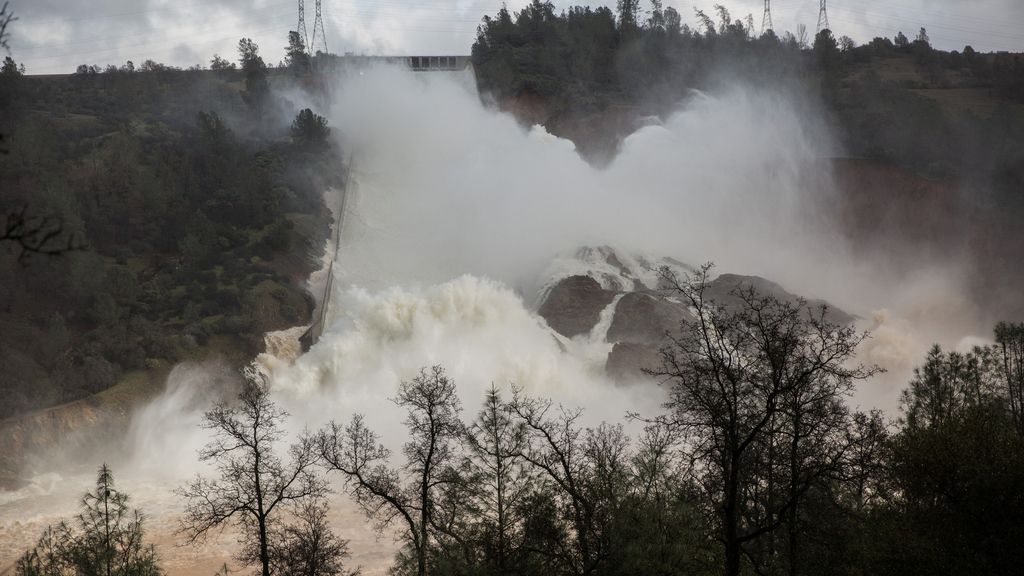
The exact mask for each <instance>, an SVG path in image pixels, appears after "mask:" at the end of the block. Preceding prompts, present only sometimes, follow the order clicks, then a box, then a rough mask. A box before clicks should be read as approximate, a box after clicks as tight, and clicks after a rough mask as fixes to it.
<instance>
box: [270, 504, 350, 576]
mask: <svg viewBox="0 0 1024 576" xmlns="http://www.w3.org/2000/svg"><path fill="white" fill-rule="evenodd" d="M327 510H328V508H327V504H326V502H324V501H322V500H319V499H310V500H307V501H305V502H303V504H302V506H301V507H300V508H299V510H298V511H297V512H296V513H295V518H294V522H293V523H291V524H289V525H288V526H285V527H284V528H283V529H281V530H280V531H279V533H278V534H275V536H274V545H273V546H272V548H271V557H272V559H271V564H272V565H273V567H274V573H275V574H278V575H280V576H356V575H357V574H359V570H358V569H357V570H355V571H350V570H347V569H346V568H345V565H344V562H345V559H346V558H348V556H349V551H348V541H347V540H343V539H341V538H339V537H338V536H337V535H335V534H334V532H333V531H332V530H331V527H330V525H328V523H327Z"/></svg>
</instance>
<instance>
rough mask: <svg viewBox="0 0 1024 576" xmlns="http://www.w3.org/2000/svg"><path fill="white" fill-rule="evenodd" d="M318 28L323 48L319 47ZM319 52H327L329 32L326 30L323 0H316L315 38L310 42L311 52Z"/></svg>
mask: <svg viewBox="0 0 1024 576" xmlns="http://www.w3.org/2000/svg"><path fill="white" fill-rule="evenodd" d="M317 30H319V31H320V36H319V39H320V44H321V46H322V48H318V47H317V43H316V41H317ZM317 52H323V53H324V54H327V34H326V33H325V32H324V15H323V0H316V19H315V20H313V38H312V40H310V42H309V53H310V54H316V53H317Z"/></svg>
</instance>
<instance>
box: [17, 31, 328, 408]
mask: <svg viewBox="0 0 1024 576" xmlns="http://www.w3.org/2000/svg"><path fill="white" fill-rule="evenodd" d="M4 20H5V17H4V16H3V14H0V23H3V22H4ZM303 50H304V48H303V47H301V46H297V47H295V48H294V50H293V52H294V54H293V55H294V58H295V59H296V60H298V59H300V58H301V54H303V52H302V51H303ZM238 56H239V58H238V60H239V66H238V67H237V68H238V70H235V71H233V72H229V73H228V75H227V76H219V75H217V74H205V75H199V74H193V73H190V72H187V71H175V70H170V69H166V68H160V67H156V66H143V67H141V69H139V70H136V69H135V68H134V66H133V65H131V63H129V64H127V65H126V66H125V67H123V68H122V69H116V70H113V71H110V72H105V73H101V74H99V73H98V74H91V73H84V74H76V75H72V76H67V77H62V78H36V77H31V76H25V75H24V74H23V73H22V72H21V71H20V70H19V69H18V67H16V66H14V64H13V60H11V61H10V62H9V63H5V64H4V66H3V68H2V70H0V110H2V111H3V114H0V133H2V134H3V135H4V136H5V139H4V141H3V142H2V143H0V144H2V145H3V149H4V152H5V153H4V154H3V163H2V164H0V187H2V188H3V190H4V194H3V195H2V197H0V276H3V278H4V279H5V281H4V282H3V283H2V286H0V300H3V301H4V305H3V307H2V308H0V364H3V365H4V367H5V369H4V370H3V374H2V375H0V399H2V401H0V419H4V418H7V417H9V416H13V415H16V414H19V413H23V412H25V411H29V410H34V409H39V408H45V407H48V406H53V405H57V404H61V403H64V402H69V401H72V400H76V399H79V398H82V397H85V396H88V395H90V394H94V393H97V392H100V391H103V390H105V389H107V388H109V387H111V386H113V385H114V384H115V383H117V382H118V381H119V380H120V379H121V378H122V376H124V375H125V374H127V373H129V372H133V371H139V370H160V369H162V368H166V367H169V366H170V365H172V364H173V363H175V362H178V361H180V360H183V359H188V358H193V357H196V356H201V355H202V354H203V353H204V352H203V351H204V350H206V348H207V347H208V346H210V345H211V342H213V343H216V342H218V341H219V342H220V344H218V346H219V347H220V350H221V351H222V352H224V353H227V354H229V355H230V354H235V352H233V351H234V350H241V351H244V353H245V354H248V356H249V357H251V354H250V353H251V352H253V351H255V350H258V349H259V347H261V346H262V338H263V334H264V333H265V332H266V331H267V330H268V329H269V330H273V329H278V328H283V327H286V326H293V325H297V324H301V323H303V321H304V319H305V317H306V316H307V315H308V314H309V313H310V311H311V309H312V304H311V301H310V298H309V296H308V295H307V294H306V293H305V290H304V288H303V287H302V286H299V285H297V284H296V282H294V281H293V278H294V277H305V276H306V275H308V273H309V271H310V270H312V269H314V268H315V267H316V266H318V261H319V256H318V252H319V250H320V249H321V246H322V242H323V238H324V237H325V236H326V234H327V230H328V226H329V220H330V214H329V211H328V210H327V209H326V207H325V206H324V205H323V200H322V193H323V190H325V189H326V188H327V187H329V186H332V185H339V184H340V182H341V179H342V168H341V166H340V160H339V158H340V156H339V155H337V154H335V152H336V150H332V148H331V146H330V127H329V126H328V124H327V120H326V119H325V118H324V117H323V116H320V115H318V114H316V113H314V112H313V110H311V109H304V110H301V111H299V110H295V108H297V107H295V106H294V105H292V104H291V103H289V102H286V101H284V100H283V99H282V98H280V97H279V96H278V95H277V93H276V92H275V91H273V90H272V89H271V82H270V80H269V78H268V77H269V68H268V67H267V65H266V64H265V63H264V62H263V59H262V58H261V57H260V53H259V47H258V46H257V45H256V44H255V43H254V42H252V41H251V40H249V39H242V40H241V41H240V42H239V55H238ZM8 58H10V57H8ZM235 75H237V77H236V76H235ZM236 81H240V82H239V84H234V83H235V82H236ZM278 81H280V82H284V83H296V82H299V81H300V80H299V77H298V75H295V76H292V75H289V76H286V77H283V78H281V79H279V80H278ZM58 256H59V257H58ZM238 355H239V356H241V355H244V354H242V353H238Z"/></svg>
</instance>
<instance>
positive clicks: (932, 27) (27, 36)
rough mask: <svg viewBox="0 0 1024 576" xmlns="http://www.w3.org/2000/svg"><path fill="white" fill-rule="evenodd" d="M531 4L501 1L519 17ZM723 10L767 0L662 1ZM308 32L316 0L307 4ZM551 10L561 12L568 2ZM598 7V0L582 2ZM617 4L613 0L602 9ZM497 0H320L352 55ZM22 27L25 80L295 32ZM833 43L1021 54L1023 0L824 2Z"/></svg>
mask: <svg viewBox="0 0 1024 576" xmlns="http://www.w3.org/2000/svg"><path fill="white" fill-rule="evenodd" d="M526 2H527V0H514V1H510V2H508V4H509V8H510V9H512V10H517V9H519V8H521V7H522V6H523V5H525V4H526ZM719 2H721V3H723V4H725V5H726V6H727V7H728V8H729V9H730V11H731V12H732V14H733V17H734V18H743V17H745V16H746V15H748V14H750V15H752V16H753V18H754V21H755V22H756V23H757V24H758V26H759V25H760V22H761V12H762V8H763V2H762V0H717V1H716V0H700V1H697V2H693V1H689V0H668V1H666V2H665V4H666V5H671V6H674V7H675V8H676V9H678V10H679V11H680V13H681V14H682V15H683V18H684V21H688V22H690V23H691V25H693V23H694V18H693V9H694V8H702V9H704V10H708V11H710V10H712V9H713V5H714V4H716V3H719ZM307 3H308V4H309V6H307V8H306V20H307V26H308V27H309V28H310V33H311V32H312V24H313V14H314V11H313V3H314V2H313V0H307ZM579 3H584V4H586V3H588V2H568V1H562V0H559V1H558V2H555V5H556V7H557V8H558V9H562V8H565V7H566V6H568V5H570V4H579ZM589 3H590V4H593V5H600V4H603V3H602V2H589ZM609 3H611V4H614V3H613V2H609ZM500 6H501V2H500V0H451V1H447V2H445V1H443V0H429V1H428V2H414V1H412V0H324V17H325V22H324V24H325V28H326V31H327V42H328V48H329V49H330V50H331V51H333V52H349V51H351V52H358V53H376V54H383V53H390V54H414V53H463V54H464V53H468V52H469V48H470V46H471V44H472V42H473V37H474V34H475V30H476V26H477V24H478V23H479V21H480V18H481V17H482V16H483V15H484V14H493V13H494V12H495V11H496V10H497V9H498V8H499V7H500ZM11 7H12V8H13V9H14V11H15V13H16V15H17V16H18V18H19V19H18V21H17V22H15V23H14V24H13V25H12V29H11V42H10V44H11V52H12V54H13V56H14V57H15V59H16V60H18V61H19V62H24V63H25V64H26V66H27V67H28V69H29V71H30V73H37V74H48V73H66V72H70V71H73V70H74V68H75V67H76V66H77V65H78V64H83V63H86V64H102V65H105V64H110V63H115V64H121V63H124V62H125V61H126V60H132V61H134V62H135V63H136V64H138V63H140V62H142V61H144V60H146V59H153V60H157V61H160V62H164V63H167V64H173V65H177V66H190V65H193V64H197V63H206V62H208V61H209V60H210V58H211V57H212V56H213V54H215V53H216V54H220V55H222V56H224V57H228V58H234V57H235V46H236V44H237V42H238V38H240V37H242V36H247V37H251V38H253V39H254V40H255V41H256V42H257V43H258V44H259V45H260V46H261V49H262V52H263V55H264V58H265V59H266V60H267V61H268V62H270V63H276V62H278V61H280V60H281V59H282V58H283V46H284V44H285V38H286V36H287V33H288V31H289V30H292V29H294V28H295V25H296V20H297V15H296V0H255V1H252V0H177V1H175V0H88V1H87V0H13V2H12V6H11ZM773 16H774V21H775V28H776V30H777V31H783V30H795V29H796V27H797V26H798V25H800V24H803V25H805V26H807V28H808V29H809V30H811V31H812V32H813V30H814V29H815V25H816V23H817V17H818V0H774V1H773ZM829 17H830V23H831V25H832V29H833V31H834V32H835V33H836V35H837V36H841V35H848V36H850V37H852V38H853V39H854V40H856V41H858V42H866V41H868V40H870V39H871V38H873V37H875V36H886V37H892V36H894V35H895V34H896V33H897V32H898V31H901V30H902V31H903V32H904V33H906V34H907V35H908V36H913V35H915V34H916V33H917V30H918V29H919V28H921V27H925V28H927V29H928V33H929V36H930V37H931V39H932V42H933V44H935V45H936V46H938V47H940V48H943V49H957V50H959V49H962V48H963V46H965V45H967V44H970V45H972V46H974V48H975V49H977V50H981V51H990V50H1011V51H1024V31H1022V30H1020V24H1021V23H1024V2H1021V1H1020V0H857V1H854V0H831V1H830V5H829Z"/></svg>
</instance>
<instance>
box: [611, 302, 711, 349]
mask: <svg viewBox="0 0 1024 576" xmlns="http://www.w3.org/2000/svg"><path fill="white" fill-rule="evenodd" d="M692 317H693V316H692V315H691V314H690V312H689V311H688V310H687V309H686V307H684V306H683V305H682V304H678V303H676V302H671V301H669V300H666V299H665V298H663V297H660V296H656V295H654V294H645V293H643V292H630V293H629V294H626V295H624V296H623V297H622V298H621V299H619V303H618V304H616V306H615V316H614V317H613V318H612V324H611V326H610V327H609V328H608V342H611V343H616V342H633V343H641V344H660V343H661V341H662V340H663V339H664V338H665V333H666V332H669V331H672V332H675V331H678V330H679V327H680V325H681V324H682V322H683V321H684V320H688V319H691V318H692Z"/></svg>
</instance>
